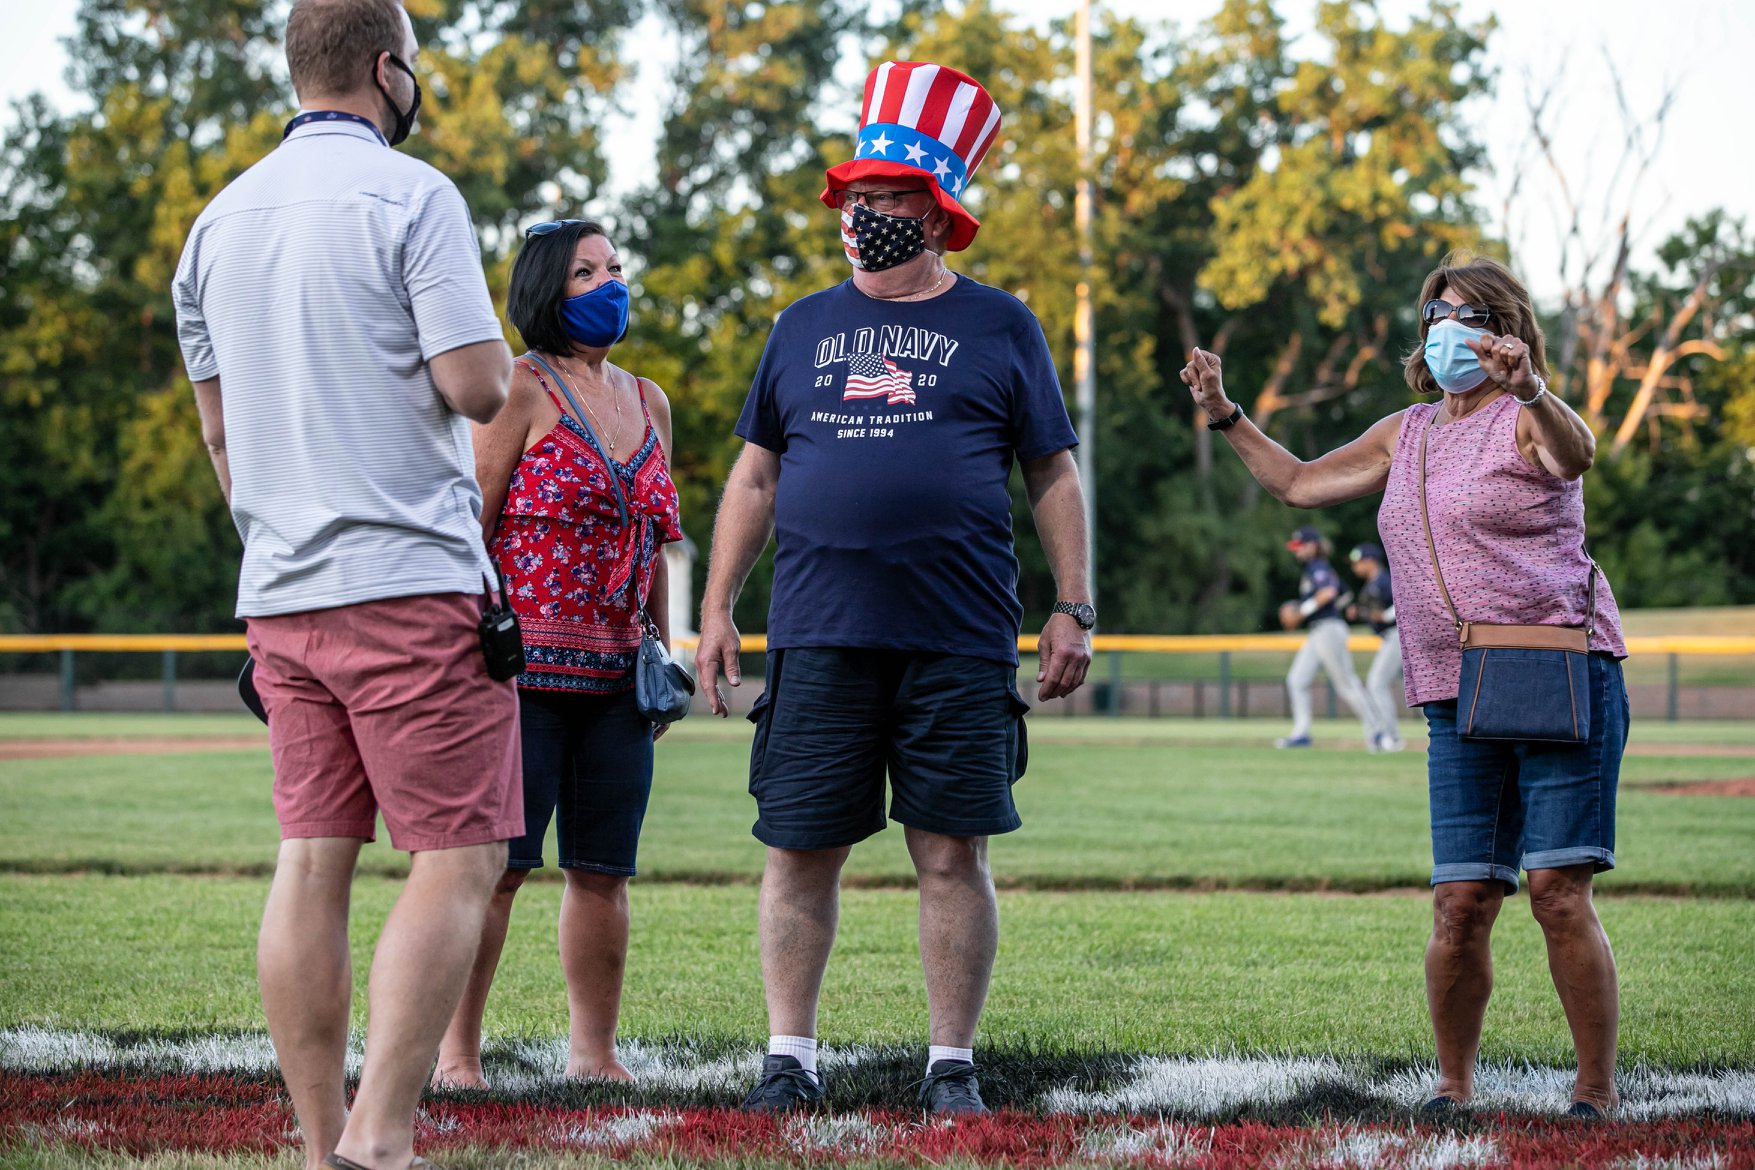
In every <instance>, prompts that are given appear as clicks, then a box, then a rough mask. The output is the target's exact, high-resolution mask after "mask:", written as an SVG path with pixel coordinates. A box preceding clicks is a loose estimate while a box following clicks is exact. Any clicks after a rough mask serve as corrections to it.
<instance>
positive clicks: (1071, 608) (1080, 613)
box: [1054, 601, 1097, 630]
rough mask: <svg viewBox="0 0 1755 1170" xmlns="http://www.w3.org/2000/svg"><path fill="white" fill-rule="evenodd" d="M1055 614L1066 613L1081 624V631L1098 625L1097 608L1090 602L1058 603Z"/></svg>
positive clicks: (1055, 605)
mask: <svg viewBox="0 0 1755 1170" xmlns="http://www.w3.org/2000/svg"><path fill="white" fill-rule="evenodd" d="M1054 612H1055V613H1064V614H1065V615H1066V616H1067V617H1069V618H1071V619H1072V620H1073V621H1075V622H1077V623H1079V629H1081V630H1089V629H1091V628H1092V627H1094V626H1095V625H1096V624H1097V607H1096V606H1094V605H1092V604H1091V603H1090V602H1088V601H1057V602H1055V603H1054Z"/></svg>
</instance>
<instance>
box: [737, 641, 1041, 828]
mask: <svg viewBox="0 0 1755 1170" xmlns="http://www.w3.org/2000/svg"><path fill="white" fill-rule="evenodd" d="M1015 673H1016V671H1015V668H1014V667H1012V666H1010V665H1009V664H1007V663H1004V662H991V661H988V660H987V659H983V658H969V657H963V656H960V655H953V654H928V653H915V652H913V651H907V650H867V649H853V648H843V647H799V648H794V649H787V650H771V651H769V652H768V686H767V690H765V691H764V692H763V693H762V697H761V698H760V699H758V700H757V701H756V705H755V707H754V709H752V710H751V711H750V716H749V717H750V720H751V722H753V723H754V724H755V725H756V735H755V740H754V742H753V743H752V744H751V747H750V795H752V796H754V797H755V798H756V812H757V819H756V823H755V826H754V827H753V829H752V832H754V834H755V836H756V839H757V840H759V841H761V842H762V844H764V845H771V846H774V847H775V848H778V849H838V848H841V847H842V846H846V845H853V844H855V843H857V842H859V841H863V840H864V839H865V838H867V837H869V836H871V835H872V834H873V833H876V832H878V831H879V830H880V829H882V828H883V827H884V825H885V824H886V821H885V819H884V779H885V776H886V774H887V775H888V778H889V787H890V818H891V819H893V820H896V821H900V822H901V823H902V824H904V825H908V826H910V827H912V828H916V829H924V830H925V831H927V832H929V833H941V834H944V835H945V836H949V837H987V836H992V835H994V834H998V833H1009V832H1011V831H1012V830H1013V829H1016V828H1017V827H1018V826H1019V824H1021V823H1022V822H1021V821H1020V820H1019V818H1018V809H1017V806H1016V805H1015V804H1013V803H1012V784H1013V782H1014V781H1016V780H1017V779H1018V778H1019V777H1020V776H1022V775H1023V774H1024V768H1025V767H1026V766H1027V764H1028V760H1029V747H1028V742H1027V740H1026V739H1025V733H1024V718H1023V716H1024V712H1026V711H1028V710H1029V709H1030V708H1029V704H1027V703H1025V702H1024V700H1023V699H1022V698H1021V697H1019V695H1018V692H1017V682H1016V678H1015Z"/></svg>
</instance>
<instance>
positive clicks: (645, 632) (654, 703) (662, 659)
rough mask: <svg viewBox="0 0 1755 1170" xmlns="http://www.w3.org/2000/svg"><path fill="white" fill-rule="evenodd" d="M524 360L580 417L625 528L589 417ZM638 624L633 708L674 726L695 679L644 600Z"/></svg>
mask: <svg viewBox="0 0 1755 1170" xmlns="http://www.w3.org/2000/svg"><path fill="white" fill-rule="evenodd" d="M524 356H525V357H527V358H529V359H530V360H531V361H533V362H535V363H536V364H537V365H539V366H541V367H542V368H543V369H545V370H547V371H548V376H549V377H551V378H553V379H554V380H555V385H556V386H559V387H560V390H561V393H562V394H565V395H566V396H567V402H568V403H569V404H571V405H572V407H573V413H574V414H576V415H578V416H579V424H580V425H581V426H582V427H583V428H584V429H585V438H586V439H587V440H588V441H589V442H590V444H591V448H592V450H594V451H596V452H597V454H598V457H599V458H601V459H602V460H603V464H604V467H605V468H606V469H607V470H608V471H609V488H610V491H612V492H614V493H615V506H616V512H617V513H618V514H619V515H620V517H621V522H622V526H623V527H624V528H625V527H626V526H627V523H628V500H627V497H626V496H624V495H623V494H622V482H621V477H620V476H618V475H617V474H616V471H615V464H613V463H611V462H610V458H609V454H608V453H607V452H606V451H605V450H604V449H603V443H602V442H601V441H600V440H599V439H598V437H597V431H596V429H595V428H593V427H592V425H591V416H590V415H588V414H587V413H586V412H585V411H584V409H583V408H582V407H580V405H579V403H578V401H577V400H576V399H575V398H574V397H573V392H572V390H571V389H569V388H568V386H567V383H566V380H565V379H563V378H562V377H561V376H560V375H559V374H557V373H555V371H554V367H553V366H550V365H549V364H548V363H547V362H545V361H543V360H542V358H540V357H538V356H537V355H536V353H534V352H531V353H527V354H525V355H524ZM642 523H644V521H643V520H642ZM630 588H631V586H630ZM639 622H640V653H639V656H638V657H637V658H636V659H635V660H634V705H635V706H636V707H638V708H639V709H640V714H641V715H644V716H645V717H646V718H647V719H648V720H650V721H651V722H653V723H656V724H661V725H662V724H666V723H675V722H676V721H677V720H678V719H681V718H682V717H683V716H684V715H687V714H688V713H689V707H690V705H691V704H692V703H693V702H694V698H695V679H694V676H693V675H691V674H690V673H689V672H688V668H687V667H685V666H683V664H682V663H680V662H678V661H677V660H676V659H674V658H672V657H671V656H670V651H668V650H666V649H665V648H664V642H663V641H662V640H661V639H660V638H659V637H658V623H657V622H655V621H653V620H652V615H651V614H649V613H647V612H646V603H645V601H644V599H642V600H641V602H640V611H639Z"/></svg>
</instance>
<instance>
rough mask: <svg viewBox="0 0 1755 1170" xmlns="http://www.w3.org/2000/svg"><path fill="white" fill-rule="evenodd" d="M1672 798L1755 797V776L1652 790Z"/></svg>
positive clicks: (1664, 786) (1673, 785)
mask: <svg viewBox="0 0 1755 1170" xmlns="http://www.w3.org/2000/svg"><path fill="white" fill-rule="evenodd" d="M1650 791H1652V792H1659V793H1667V794H1669V795H1671V796H1755V776H1744V777H1742V778H1741V779H1737V780H1697V781H1694V782H1693V783H1690V784H1665V785H1662V786H1661V787H1658V788H1653V789H1650Z"/></svg>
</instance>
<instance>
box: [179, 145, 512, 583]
mask: <svg viewBox="0 0 1755 1170" xmlns="http://www.w3.org/2000/svg"><path fill="white" fill-rule="evenodd" d="M172 297H173V300H174V301H175V303H176V310H177V338H178V341H179V342H180V344H181V346H182V350H183V361H184V364H185V365H186V366H187V369H188V374H189V379H190V380H191V381H196V382H198V381H202V380H205V379H208V378H213V377H218V378H219V387H220V400H221V403H222V404H223V407H224V412H225V432H226V453H227V458H228V461H229V463H230V467H231V474H232V501H231V505H232V519H233V521H234V522H235V523H236V524H237V527H238V533H239V535H240V536H242V537H243V540H244V563H243V567H242V570H241V571H240V573H239V577H238V606H237V614H238V616H239V617H265V616H269V615H272V614H284V613H300V612H304V611H307V610H313V609H328V608H331V607H333V606H339V605H352V604H356V603H358V602H362V601H375V600H378V599H381V598H387V597H409V596H415V595H418V594H427V593H458V592H461V593H476V592H480V591H481V589H482V582H483V574H485V573H491V572H492V568H491V566H490V565H489V562H488V560H487V554H486V551H485V548H484V546H483V542H482V535H481V521H480V518H479V517H480V511H481V489H480V488H479V487H478V486H477V485H476V482H475V456H474V450H473V447H472V445H471V442H470V436H469V423H468V420H466V419H464V418H463V417H462V416H461V415H458V414H456V413H454V412H453V411H452V410H451V409H450V408H449V407H448V406H446V405H445V402H444V400H443V399H442V398H440V397H439V393H438V391H437V389H436V388H435V387H434V385H433V379H432V375H431V373H430V371H429V370H428V368H427V362H429V361H430V360H432V358H433V357H435V356H437V355H438V354H442V353H444V352H445V351H447V350H451V349H456V348H458V347H459V346H464V345H470V344H473V343H476V342H482V341H497V340H499V339H500V338H501V337H502V333H501V330H500V322H499V320H498V318H497V317H496V316H495V315H494V309H493V304H492V302H491V301H490V300H489V298H488V290H487V282H486V280H485V279H484V277H483V275H482V267H481V250H480V246H479V244H478V243H477V242H476V237H475V232H474V230H473V228H472V227H471V225H470V219H469V209H468V207H467V206H465V204H464V202H463V196H462V194H461V193H459V192H458V190H457V188H456V186H455V185H454V184H453V183H452V182H451V181H450V180H449V179H447V178H446V177H445V176H444V175H442V174H440V173H439V172H438V171H436V170H434V169H433V168H432V167H430V166H428V165H427V164H426V163H424V162H421V161H419V160H417V159H413V158H410V157H408V156H407V155H404V154H399V153H398V152H396V151H394V150H391V149H389V148H388V147H387V146H386V145H385V144H384V141H383V139H382V138H381V137H380V136H379V135H377V134H376V133H375V132H374V131H373V130H372V129H371V128H370V127H368V126H366V125H363V124H360V123H357V122H352V121H346V120H341V119H337V120H334V121H317V122H310V123H306V124H305V125H303V126H300V127H299V128H297V129H295V130H294V131H293V132H292V133H291V134H289V135H288V136H287V138H286V140H285V141H284V142H282V143H281V144H280V146H279V147H277V148H276V149H275V150H274V151H273V153H271V154H269V155H268V156H267V157H266V158H264V159H263V160H262V161H260V162H258V163H257V164H256V165H255V166H253V167H251V168H250V169H249V170H247V171H245V172H244V173H243V174H242V175H239V176H238V177H237V179H236V180H234V181H233V182H232V183H231V185H230V186H228V187H226V188H225V190H223V191H221V192H220V193H219V194H218V195H217V196H215V197H214V200H213V202H212V203H209V204H208V205H207V208H206V210H204V211H203V212H202V213H201V215H200V217H199V218H198V219H197V220H196V221H195V226H194V228H193V229H192V230H191V231H190V234H189V240H188V243H187V244H186V245H185V246H184V248H183V258H182V262H181V263H180V264H179V265H178V266H177V275H176V280H175V283H174V286H173V289H172Z"/></svg>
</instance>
